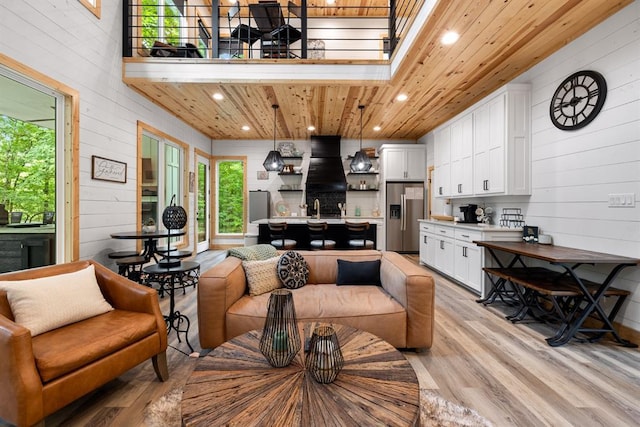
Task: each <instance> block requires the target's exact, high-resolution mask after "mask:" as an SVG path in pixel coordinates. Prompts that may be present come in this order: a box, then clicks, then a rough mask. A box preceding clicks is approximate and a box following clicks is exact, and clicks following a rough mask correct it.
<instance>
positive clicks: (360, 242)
mask: <svg viewBox="0 0 640 427" xmlns="http://www.w3.org/2000/svg"><path fill="white" fill-rule="evenodd" d="M344 225H345V226H346V228H347V235H348V236H347V237H348V239H349V248H350V249H373V248H374V246H375V243H374V242H373V240H368V239H367V231H368V230H369V223H368V222H349V221H345V223H344Z"/></svg>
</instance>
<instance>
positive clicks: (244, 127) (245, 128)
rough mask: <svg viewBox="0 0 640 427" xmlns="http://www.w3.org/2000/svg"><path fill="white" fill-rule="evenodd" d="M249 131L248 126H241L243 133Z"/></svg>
mask: <svg viewBox="0 0 640 427" xmlns="http://www.w3.org/2000/svg"><path fill="white" fill-rule="evenodd" d="M249 129H251V128H250V127H249V126H247V125H244V126H242V130H244V131H247V130H249Z"/></svg>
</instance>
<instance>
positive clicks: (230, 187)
mask: <svg viewBox="0 0 640 427" xmlns="http://www.w3.org/2000/svg"><path fill="white" fill-rule="evenodd" d="M217 182H218V192H217V193H218V232H219V233H220V234H238V233H242V232H243V227H244V188H243V183H244V165H243V163H242V162H241V161H237V160H236V161H233V160H229V161H226V160H225V161H220V162H218V181H217Z"/></svg>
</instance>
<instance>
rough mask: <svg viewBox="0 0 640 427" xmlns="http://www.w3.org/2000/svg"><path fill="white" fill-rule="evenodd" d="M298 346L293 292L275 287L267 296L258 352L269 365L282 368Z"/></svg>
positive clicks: (291, 357)
mask: <svg viewBox="0 0 640 427" xmlns="http://www.w3.org/2000/svg"><path fill="white" fill-rule="evenodd" d="M300 347H301V343H300V332H299V331H298V323H297V321H296V309H295V307H294V305H293V294H292V293H291V291H289V290H287V289H276V290H275V291H273V292H272V293H271V295H270V296H269V306H268V308H267V318H266V319H265V322H264V329H263V330H262V337H260V352H261V353H262V354H263V355H264V357H265V358H266V359H267V361H268V362H269V364H270V365H271V366H273V367H275V368H283V367H285V366H288V365H289V364H290V363H291V361H292V360H293V358H294V357H295V356H296V354H297V353H298V351H300Z"/></svg>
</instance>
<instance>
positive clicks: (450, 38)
mask: <svg viewBox="0 0 640 427" xmlns="http://www.w3.org/2000/svg"><path fill="white" fill-rule="evenodd" d="M459 38H460V34H458V33H456V32H455V31H447V32H446V33H444V35H443V36H442V38H441V39H440V41H441V42H442V44H454V43H455V42H457V41H458V39H459Z"/></svg>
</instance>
